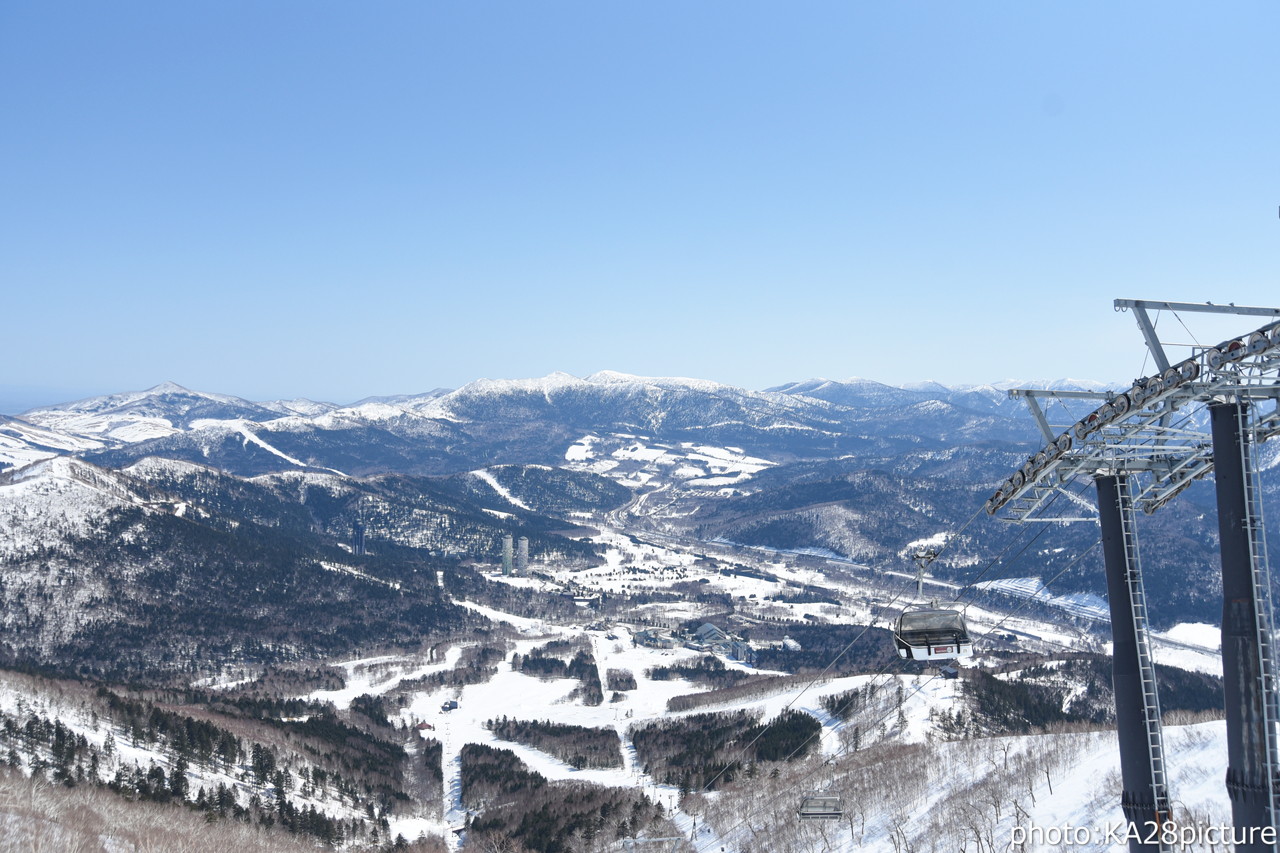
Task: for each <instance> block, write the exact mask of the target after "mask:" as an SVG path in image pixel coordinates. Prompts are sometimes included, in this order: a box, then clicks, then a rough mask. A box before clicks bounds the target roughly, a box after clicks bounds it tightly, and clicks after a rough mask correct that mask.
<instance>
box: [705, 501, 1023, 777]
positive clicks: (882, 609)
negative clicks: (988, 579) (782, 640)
mask: <svg viewBox="0 0 1280 853" xmlns="http://www.w3.org/2000/svg"><path fill="white" fill-rule="evenodd" d="M983 511H984V510H983V508H982V507H981V506H979V507H978V510H977V511H976V512H975V513H974V514H973V515H971V516H970V517H969V520H968V521H966V522H965V523H964V524H963V525H962V526H961V527H960V529H959V530H957V531H956V532H954V533H952V534H950V535H948V536H947V537H946V538H945V539H944V540H943V544H942V546H941V547H940V548H939V549H938V550H937V551H936V552H935V553H934V556H933V558H932V559H937V557H938V556H939V555H941V553H942V552H943V551H945V550H946V548H947V546H948V545H949V544H950V543H951V542H952V541H953V540H955V539H957V538H959V536H960V534H962V533H963V532H964V531H965V530H966V529H968V527H969V525H971V524H973V522H974V521H976V520H977V519H978V517H979V516H980V515H982V513H983ZM1037 535H1039V534H1037ZM1015 538H1016V537H1015ZM1010 547H1012V546H1011V545H1010ZM1007 550H1008V549H1007V548H1006V551H1007ZM1000 556H1003V553H1002V554H1001V555H1000ZM996 559H997V560H999V559H1000V557H997V558H996ZM989 570H990V566H988V567H987V569H984V570H983V574H985V573H986V572H987V571H989ZM909 588H910V582H908V583H907V584H903V585H902V586H901V587H899V589H898V591H897V592H896V593H894V595H893V597H892V598H890V599H889V600H888V601H887V602H885V603H884V604H882V605H880V607H879V608H878V609H877V612H876V613H875V614H873V615H872V617H871V619H870V620H868V622H867V624H866V625H865V626H863V628H862V630H861V631H859V632H858V634H857V636H855V637H854V638H853V639H852V640H850V641H849V642H848V644H847V645H845V647H844V648H842V649H841V650H840V651H839V652H837V653H836V655H835V657H833V658H832V659H831V660H830V661H829V662H828V663H827V665H826V666H825V667H823V668H822V671H821V672H819V673H818V674H817V675H815V676H814V677H813V678H812V679H810V681H809V683H808V684H806V685H805V686H804V687H803V688H801V689H800V692H799V693H797V694H796V695H795V697H794V698H792V699H791V701H790V702H788V703H787V704H786V705H785V706H784V707H783V709H782V713H785V712H787V711H790V710H791V708H792V707H793V706H794V705H795V704H796V703H797V702H799V701H800V698H801V697H802V696H804V694H806V693H808V692H809V690H810V689H812V688H813V687H814V686H815V685H816V684H818V683H819V682H820V681H822V680H823V679H824V678H826V675H827V673H829V672H830V671H831V669H832V667H834V666H835V665H836V664H837V663H839V662H840V659H841V658H842V657H844V656H845V655H846V654H848V653H849V650H850V649H852V648H853V647H854V646H855V645H856V644H857V642H858V641H859V640H861V639H862V638H863V636H865V635H866V633H867V632H868V631H870V630H871V629H872V628H873V627H875V625H876V623H877V622H879V621H880V617H881V616H883V615H884V613H885V611H887V610H888V609H889V608H890V607H892V606H893V605H894V604H896V603H897V601H898V599H899V598H901V597H902V594H903V593H904V592H906V591H907V590H908V589H909ZM886 665H887V664H886ZM767 730H768V726H765V727H764V728H762V729H761V730H760V731H759V732H758V733H757V734H756V736H755V737H753V738H752V739H751V740H750V741H749V742H748V743H747V744H746V745H745V746H742V747H740V748H739V749H738V750H737V753H736V754H735V755H734V756H733V761H730V762H727V763H726V764H725V766H724V767H722V768H720V771H719V772H718V773H716V775H715V776H712V777H711V778H710V779H709V780H707V782H705V783H704V784H703V786H702V788H701V790H700V793H706V792H707V791H709V790H710V788H711V786H712V785H714V784H715V782H716V780H718V779H719V778H720V777H721V776H723V775H724V774H725V773H726V772H727V771H728V770H729V769H730V767H732V766H733V763H734V762H736V761H737V760H738V759H740V758H742V756H743V755H744V754H745V753H746V751H747V750H749V749H750V748H751V747H753V746H755V744H756V742H757V741H758V740H760V738H762V737H763V736H764V733H765V732H766V731H767Z"/></svg>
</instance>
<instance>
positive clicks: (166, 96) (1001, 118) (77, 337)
mask: <svg viewBox="0 0 1280 853" xmlns="http://www.w3.org/2000/svg"><path fill="white" fill-rule="evenodd" d="M1278 33H1280V6H1278V5H1277V4H1275V3H1270V2H1268V3H1228V4H1205V3H1170V2H1159V3H1122V4H1117V3H1110V2H1107V3H1080V2H1069V3H1068V2H1059V3H956V2H950V0H947V2H910V3H850V2H844V0H841V2H786V3H782V2H773V3H759V2H743V0H732V2H716V0H699V2H687V0H681V2H661V1H660V0H645V2H598V0H591V2H555V1H554V0H548V2H505V3H501V2H463V0H454V2H427V0H413V2H369V3H349V2H318V0H305V2H264V0H252V2H229V0H216V2H186V1H185V0H184V2H176V3H175V2H159V0H157V2H149V3H144V2H129V0H122V2H113V3H85V2H75V3H64V2H56V0H54V2H50V0H9V2H6V3H3V4H0V117H3V118H2V119H0V288H2V292H3V301H2V303H0V304H2V305H3V317H4V338H3V340H4V342H5V349H4V352H5V357H4V359H3V362H0V364H2V366H0V411H13V410H15V409H16V408H17V407H18V406H19V405H20V404H24V405H34V404H35V403H39V402H52V401H54V400H59V399H66V398H69V397H75V396H84V395H87V394H91V393H103V392H111V391H120V390H127V389H137V388H143V387H147V386H150V385H153V384H156V383H158V382H160V381H162V380H165V379H172V380H174V381H177V382H180V383H182V384H184V385H187V386H190V387H194V388H199V389H202V390H211V391H221V392H225V393H233V394H239V395H241V396H246V397H250V398H255V399H264V398H269V397H284V396H310V397H314V398H324V399H330V400H334V401H337V402H347V401H350V400H353V399H355V398H358V397H362V396H365V395H369V394H389V393H406V392H415V391H422V390H426V389H430V388H433V387H437V386H450V387H452V386H457V385H460V384H463V383H465V382H467V381H469V380H471V379H474V378H479V377H520V376H536V375H542V374H545V373H548V372H551V371H553V370H563V371H567V372H569V373H574V374H577V375H585V374H588V373H591V372H594V371H596V370H601V369H614V370H621V371H625V372H629V373H639V374H647V375H683V376H696V377H702V378H707V379H715V380H720V381H724V382H729V383H733V384H738V385H743V386H746V387H753V388H763V387H766V386H769V385H774V384H778V383H781V382H784V381H787V380H792V379H803V378H808V377H814V376H826V377H830V378H844V377H848V376H853V375H859V376H866V377H870V378H875V379H880V380H882V381H890V382H900V381H910V380H916V379H926V378H933V379H938V380H941V381H945V382H953V383H955V382H981V381H988V380H995V379H1000V378H1004V377H1027V378H1030V377H1037V378H1047V377H1054V376H1076V377H1093V378H1099V379H1113V378H1119V379H1128V378H1131V377H1132V376H1133V375H1135V374H1136V373H1137V372H1138V370H1139V368H1140V364H1141V359H1142V349H1141V343H1140V339H1139V337H1138V334H1137V330H1136V327H1135V325H1134V323H1133V320H1132V318H1131V317H1129V316H1128V315H1119V314H1115V313H1113V311H1112V310H1111V300H1112V298H1114V297H1117V296H1131V297H1142V298H1158V299H1180V300H1187V301H1203V300H1213V301H1221V302H1227V301H1235V302H1238V303H1241V304H1264V305H1265V304H1272V305H1274V304H1277V303H1280V288H1277V286H1276V284H1277V270H1278V268H1280V219H1278V218H1277V206H1278V205H1280V188H1278V187H1277V180H1276V178H1277V152H1278V151H1280V110H1278V109H1277V106H1278V105H1280V94H1277V93H1278V92H1280V87H1278V85H1277V84H1278V83H1280V73H1278V72H1280V51H1278V50H1277V49H1276V37H1277V34H1278ZM1242 323H1243V325H1249V323H1248V321H1247V320H1246V321H1242Z"/></svg>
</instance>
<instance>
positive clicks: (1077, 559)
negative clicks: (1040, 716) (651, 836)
mask: <svg viewBox="0 0 1280 853" xmlns="http://www.w3.org/2000/svg"><path fill="white" fill-rule="evenodd" d="M1099 544H1100V540H1099V541H1097V542H1094V543H1093V544H1092V545H1090V546H1089V547H1088V548H1086V549H1085V550H1083V551H1081V552H1080V553H1079V554H1078V555H1076V557H1075V558H1074V559H1073V560H1072V561H1071V562H1070V563H1068V564H1067V565H1066V566H1065V567H1064V568H1063V569H1062V570H1061V571H1059V572H1058V573H1057V574H1056V575H1054V576H1053V577H1052V578H1051V579H1050V580H1049V582H1048V583H1046V584H1045V585H1044V586H1043V587H1042V588H1041V589H1039V590H1037V591H1036V592H1035V593H1033V594H1032V595H1030V596H1028V597H1027V599H1026V600H1025V601H1023V602H1022V604H1020V605H1019V606H1018V607H1016V608H1014V609H1013V610H1011V611H1009V612H1008V613H1007V614H1005V616H1004V618H1002V619H1001V620H1000V621H999V622H997V623H996V624H995V625H993V626H992V627H991V628H990V629H989V630H988V631H987V632H986V633H985V634H983V637H982V638H983V639H984V640H985V639H987V638H988V637H990V636H991V635H992V634H994V633H995V632H996V631H997V630H999V629H1000V628H1002V627H1003V626H1004V624H1005V623H1006V622H1008V621H1009V620H1010V619H1012V618H1013V617H1014V616H1016V615H1017V614H1018V613H1020V612H1021V611H1022V610H1023V609H1024V608H1026V607H1028V606H1029V605H1030V604H1031V603H1032V602H1033V601H1034V600H1035V599H1036V598H1037V597H1038V596H1039V595H1040V594H1041V593H1042V592H1044V591H1046V590H1047V589H1048V588H1049V585H1050V584H1052V583H1054V582H1055V581H1057V580H1058V579H1059V578H1061V577H1062V576H1063V575H1064V574H1066V573H1067V572H1068V571H1070V570H1071V569H1073V568H1075V566H1076V564H1077V563H1079V562H1080V561H1081V560H1082V559H1084V558H1085V557H1086V556H1088V555H1089V554H1091V553H1092V552H1093V550H1094V549H1095V548H1097V547H1098V545H1099ZM864 633H865V632H864ZM1045 642H1046V643H1047V644H1049V645H1057V646H1061V647H1062V648H1064V649H1065V648H1066V647H1065V646H1062V645H1061V644H1060V643H1055V642H1054V641H1052V640H1045ZM885 666H886V667H887V666H888V664H886V665H885ZM884 669H885V668H884V667H882V668H881V670H880V671H879V672H877V673H875V674H873V675H872V680H874V679H875V678H878V677H879V676H880V675H881V674H883V673H884ZM938 677H939V675H938V674H937V673H935V674H933V675H931V676H930V677H929V678H928V679H926V680H925V681H924V682H922V683H921V684H919V685H917V686H916V688H915V689H914V690H912V691H911V693H909V694H907V695H906V696H905V697H904V698H903V702H904V703H905V702H906V701H907V700H908V699H911V698H912V697H914V696H916V695H918V694H919V693H920V692H921V691H923V690H924V689H925V688H926V687H928V686H929V685H930V684H931V683H933V682H934V681H935V680H937V678H938ZM806 689H807V688H806ZM797 698H798V697H797ZM788 707H790V706H788ZM891 713H893V712H887V713H885V714H884V715H882V716H881V717H880V718H878V719H876V720H875V721H874V725H873V726H872V728H874V727H875V726H878V725H880V724H881V723H882V722H884V721H885V720H887V719H888V718H889V716H890V714H891ZM836 730H837V729H835V728H832V729H831V731H833V732H834V731H836ZM826 735H827V730H825V729H823V730H820V731H819V733H818V734H816V735H811V736H810V737H809V738H808V739H806V740H805V741H804V743H802V744H800V745H799V746H797V747H796V748H795V749H794V750H792V751H791V754H789V755H788V756H787V757H786V758H784V759H783V761H784V762H786V761H790V760H791V759H792V758H794V757H795V756H796V755H797V754H798V753H799V752H800V751H801V750H803V749H806V748H807V747H808V746H809V745H810V744H811V743H813V742H814V741H815V740H816V741H817V742H818V743H821V742H822V739H823V738H824V737H826ZM753 743H754V741H753ZM847 752H848V746H847V745H846V746H844V747H841V749H840V750H839V751H838V752H837V753H835V754H834V755H831V756H828V757H826V758H824V759H823V760H822V761H820V762H819V763H818V765H817V766H816V767H815V768H814V769H813V770H810V771H809V772H808V773H807V774H805V775H804V776H803V777H801V778H800V779H799V780H798V781H797V782H793V783H792V786H791V787H792V790H793V791H799V790H804V788H805V785H804V783H807V782H808V780H809V779H810V778H811V777H812V776H813V775H814V774H815V773H817V772H818V771H820V770H821V769H822V768H823V767H825V766H827V764H829V763H831V762H834V761H835V760H836V759H839V758H842V757H844V755H845V754H846V753H847ZM739 754H741V753H739ZM725 769H728V768H727V767H726V768H725ZM723 772H724V770H721V771H720V773H718V774H716V776H715V778H716V779H718V778H719V777H720V775H721V774H722V773H723ZM712 781H714V779H713V780H712ZM708 784H710V783H708ZM704 791H705V787H704ZM746 822H747V818H745V817H744V818H742V819H741V820H739V821H738V822H737V823H735V824H734V825H732V826H730V827H729V829H728V830H726V831H725V832H721V833H717V836H718V838H719V839H723V838H724V837H725V836H727V835H729V834H731V833H732V832H734V831H736V830H737V829H738V828H739V827H741V826H743V825H744V824H745V823H746ZM696 843H697V842H695V845H696ZM707 843H709V844H716V843H718V841H717V840H712V841H711V842H707ZM694 849H695V850H696V851H698V853H701V851H702V850H704V849H710V848H709V847H705V848H704V847H697V846H695V848H694Z"/></svg>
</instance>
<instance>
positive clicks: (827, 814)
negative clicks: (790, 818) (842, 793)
mask: <svg viewBox="0 0 1280 853" xmlns="http://www.w3.org/2000/svg"><path fill="white" fill-rule="evenodd" d="M797 814H799V815H800V819H801V820H839V819H840V818H842V817H844V804H843V803H842V802H841V801H840V798H839V797H833V796H831V795H830V794H823V793H821V792H818V793H813V794H809V795H808V796H807V797H805V798H804V799H803V800H801V801H800V808H799V810H798V811H797Z"/></svg>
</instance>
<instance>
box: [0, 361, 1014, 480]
mask: <svg viewBox="0 0 1280 853" xmlns="http://www.w3.org/2000/svg"><path fill="white" fill-rule="evenodd" d="M23 419H24V420H25V421H26V422H28V423H30V424H33V425H35V426H34V427H32V429H35V428H36V427H38V428H42V429H43V430H44V431H45V433H44V435H45V436H46V438H45V440H44V441H40V440H39V439H38V437H31V438H28V439H26V440H25V444H24V445H23V446H22V448H20V449H21V450H22V452H21V453H19V452H18V451H17V450H15V451H13V452H11V453H10V454H9V457H5V456H0V463H4V462H8V464H10V465H13V464H18V463H20V462H22V461H28V460H29V459H31V458H38V457H39V454H40V453H41V452H42V451H40V450H38V449H37V450H34V451H33V450H31V449H28V448H31V447H35V446H36V445H39V446H40V447H56V446H58V443H59V442H60V443H61V445H64V446H65V447H66V449H67V452H79V451H90V452H91V451H95V450H96V451H99V453H97V454H95V455H94V456H93V457H92V458H94V459H96V460H98V461H101V462H103V463H105V464H107V465H112V466H115V465H121V464H128V463H129V462H131V461H136V460H137V459H140V458H144V457H145V456H150V455H161V456H169V457H172V458H182V459H187V460H190V461H198V462H202V463H206V462H207V463H211V464H215V465H219V466H221V467H224V468H227V469H228V470H232V471H237V472H240V473H244V474H258V473H265V472H267V471H273V470H289V469H307V468H313V469H317V470H331V471H340V472H345V473H353V474H368V473H376V472H387V471H410V472H421V473H452V472H456V471H461V470H467V469H470V468H474V467H477V465H480V464H486V463H492V462H499V463H514V464H530V463H539V464H553V463H555V462H556V461H557V460H560V459H562V458H563V454H564V452H565V450H566V449H567V448H568V447H569V446H570V445H572V444H573V443H575V442H577V441H579V440H581V439H582V438H583V436H585V435H588V434H623V435H626V434H639V435H643V436H648V437H651V438H653V439H656V440H668V441H671V440H675V441H692V442H697V443H701V444H710V445H714V446H719V447H726V446H733V447H740V448H742V449H743V450H744V452H746V453H748V454H750V455H756V456H761V457H764V458H772V459H777V460H785V459H802V458H830V457H832V456H840V455H848V454H860V455H866V454H878V455H883V454H886V453H895V452H900V451H902V450H904V449H907V448H909V447H918V446H922V445H923V446H929V447H941V446H945V445H949V444H955V443H956V442H964V441H973V440H983V439H986V440H991V439H995V440H1004V441H1015V442H1017V441H1028V440H1031V439H1032V437H1033V435H1032V430H1031V426H1030V423H1029V419H1028V418H1026V416H1025V415H1024V414H1023V413H1022V412H1021V410H1020V409H1019V408H1018V407H1017V406H1016V405H1013V404H1012V403H1011V402H1010V401H1009V400H1007V399H1006V397H1005V395H1004V393H1003V391H1001V390H999V389H998V388H997V387H996V386H974V387H965V388H954V389H952V388H945V387H944V386H937V385H932V386H929V387H927V388H924V387H922V388H894V387H892V386H887V385H883V384H880V383H875V382H871V381H870V380H850V381H848V382H830V381H826V380H810V381H806V382H797V383H791V384H789V385H785V386H779V387H778V388H776V389H771V390H767V391H751V390H746V389H742V388H737V387H734V386H730V385H724V384H721V383H716V382H710V381H706V380H699V379H685V378H653V377H640V376H631V375H627V374H622V373H617V372H613V371H604V372H600V373H596V374H593V375H591V376H588V377H585V378H579V377H575V376H570V375H568V374H564V373H553V374H550V375H548V376H544V377H540V378H536V379H516V380H490V379H482V380H477V381H475V382H472V383H469V384H467V385H465V386H463V387H461V388H459V389H457V390H454V391H444V390H441V389H437V390H434V391H430V392H427V393H425V394H419V395H400V396H390V397H377V398H366V399H364V400H361V401H359V402H357V403H354V404H351V405H349V406H336V405H334V404H331V403H315V402H312V401H307V400H290V401H269V402H262V403H255V402H250V401H248V400H243V399H241V398H238V397H233V396H229V395H224V394H210V393H205V392H196V391H191V390H188V389H185V388H182V387H181V386H179V385H175V384H173V383H163V384H161V385H158V386H156V387H154V388H151V389H148V390H146V391H142V392H134V393H125V394H115V395H110V396H106V397H95V398H90V399H87V400H80V401H76V402H73V403H66V404H61V405H56V406H45V407H42V408H39V409H34V410H32V411H30V412H27V413H25V414H24V415H23ZM55 439H56V441H55ZM11 441H14V442H16V441H17V439H16V438H15V439H11ZM33 453H34V455H33ZM45 455H47V453H46V454H45Z"/></svg>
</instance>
